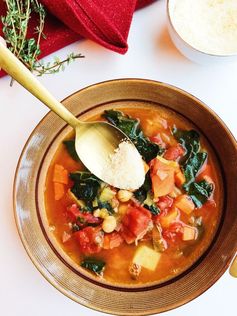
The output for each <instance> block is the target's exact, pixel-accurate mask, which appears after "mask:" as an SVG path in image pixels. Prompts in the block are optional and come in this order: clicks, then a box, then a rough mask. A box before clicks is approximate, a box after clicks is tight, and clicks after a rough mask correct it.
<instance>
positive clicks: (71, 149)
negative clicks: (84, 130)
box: [63, 139, 80, 161]
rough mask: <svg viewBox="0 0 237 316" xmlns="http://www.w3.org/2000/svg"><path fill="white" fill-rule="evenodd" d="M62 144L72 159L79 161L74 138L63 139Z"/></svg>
mask: <svg viewBox="0 0 237 316" xmlns="http://www.w3.org/2000/svg"><path fill="white" fill-rule="evenodd" d="M63 144H64V145H65V147H66V149H67V151H68V153H69V155H70V156H71V157H72V159H74V160H75V161H80V159H79V157H78V155H77V152H76V148H75V140H74V139H69V140H64V141H63Z"/></svg>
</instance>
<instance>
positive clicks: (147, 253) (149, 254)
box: [133, 246, 161, 271]
mask: <svg viewBox="0 0 237 316" xmlns="http://www.w3.org/2000/svg"><path fill="white" fill-rule="evenodd" d="M160 256H161V254H160V253H159V252H157V251H155V250H153V249H151V248H149V247H147V246H140V247H139V248H138V249H137V251H136V252H135V256H134V258H133V263H136V264H138V265H140V266H142V267H144V268H146V269H148V270H151V271H155V269H156V267H157V264H158V262H159V260H160Z"/></svg>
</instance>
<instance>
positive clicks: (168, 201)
mask: <svg viewBox="0 0 237 316" xmlns="http://www.w3.org/2000/svg"><path fill="white" fill-rule="evenodd" d="M173 202H174V199H172V198H171V197H169V196H168V195H166V196H161V197H160V198H159V201H158V202H157V206H158V207H159V209H160V210H161V211H164V210H166V209H168V208H170V207H171V206H172V204H173Z"/></svg>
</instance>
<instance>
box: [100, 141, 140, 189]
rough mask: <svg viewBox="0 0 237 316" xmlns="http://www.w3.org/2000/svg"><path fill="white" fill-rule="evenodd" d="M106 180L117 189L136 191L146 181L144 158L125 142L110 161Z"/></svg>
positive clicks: (105, 171)
mask: <svg viewBox="0 0 237 316" xmlns="http://www.w3.org/2000/svg"><path fill="white" fill-rule="evenodd" d="M104 173H105V174H106V180H107V182H108V183H110V184H111V185H113V186H114V187H116V188H121V189H126V190H136V189H138V188H140V186H142V184H143V182H144V180H145V171H144V164H143V161H142V158H141V156H140V154H139V153H138V151H137V150H136V148H135V146H134V145H132V144H130V143H128V142H126V141H123V142H121V143H120V144H119V147H118V148H117V149H116V150H115V152H114V154H113V155H111V156H110V157H109V159H108V162H107V166H106V170H104Z"/></svg>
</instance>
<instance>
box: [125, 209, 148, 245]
mask: <svg viewBox="0 0 237 316" xmlns="http://www.w3.org/2000/svg"><path fill="white" fill-rule="evenodd" d="M150 222H151V213H150V212H149V211H148V210H147V209H145V208H143V207H139V208H138V207H134V206H129V207H128V209H127V213H126V214H125V216H124V217H123V219H122V229H121V233H122V236H123V238H124V239H125V241H126V242H127V243H132V242H133V241H134V240H135V239H136V237H139V236H142V235H143V234H145V233H146V232H147V229H148V227H149V224H150Z"/></svg>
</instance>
